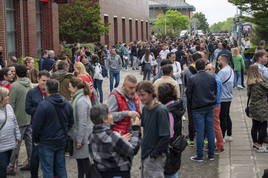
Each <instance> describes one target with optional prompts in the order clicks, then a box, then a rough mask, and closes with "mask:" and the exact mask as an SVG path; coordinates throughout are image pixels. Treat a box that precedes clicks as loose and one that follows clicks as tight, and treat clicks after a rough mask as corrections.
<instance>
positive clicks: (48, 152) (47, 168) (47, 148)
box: [38, 144, 67, 178]
mask: <svg viewBox="0 0 268 178" xmlns="http://www.w3.org/2000/svg"><path fill="white" fill-rule="evenodd" d="M38 151H39V157H40V162H41V167H42V172H43V178H51V177H54V167H55V171H56V174H57V176H58V178H67V171H66V167H65V155H64V146H51V145H45V144H40V145H39V146H38ZM54 163H55V166H54Z"/></svg>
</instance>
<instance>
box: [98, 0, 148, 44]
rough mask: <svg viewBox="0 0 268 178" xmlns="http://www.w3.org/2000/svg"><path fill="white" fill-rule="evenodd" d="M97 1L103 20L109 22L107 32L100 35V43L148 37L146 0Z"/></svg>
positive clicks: (146, 38)
mask: <svg viewBox="0 0 268 178" xmlns="http://www.w3.org/2000/svg"><path fill="white" fill-rule="evenodd" d="M99 3H100V7H101V17H102V20H103V22H104V23H105V24H107V23H110V24H111V25H110V31H109V34H106V35H104V36H102V37H101V42H102V44H107V45H109V46H111V45H113V44H114V43H115V42H131V41H139V40H142V41H145V40H148V39H149V4H148V0H99Z"/></svg>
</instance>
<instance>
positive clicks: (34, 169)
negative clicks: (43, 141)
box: [30, 145, 39, 178]
mask: <svg viewBox="0 0 268 178" xmlns="http://www.w3.org/2000/svg"><path fill="white" fill-rule="evenodd" d="M30 166H31V178H38V169H39V153H38V146H34V145H33V147H32V155H31V163H30Z"/></svg>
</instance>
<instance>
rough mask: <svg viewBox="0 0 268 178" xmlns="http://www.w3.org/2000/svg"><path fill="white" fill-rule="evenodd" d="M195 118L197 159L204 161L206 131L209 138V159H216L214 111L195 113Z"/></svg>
mask: <svg viewBox="0 0 268 178" xmlns="http://www.w3.org/2000/svg"><path fill="white" fill-rule="evenodd" d="M193 118H194V125H195V130H196V144H197V157H198V158H199V159H203V148H204V131H206V134H207V137H208V157H209V158H214V149H215V148H214V147H215V135H214V109H208V110H205V111H193Z"/></svg>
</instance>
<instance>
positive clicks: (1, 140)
mask: <svg viewBox="0 0 268 178" xmlns="http://www.w3.org/2000/svg"><path fill="white" fill-rule="evenodd" d="M6 110H7V121H6V124H5V125H4V127H3V128H2V129H1V130H0V152H4V151H8V150H11V149H14V148H15V147H16V139H17V140H20V139H21V135H20V130H19V126H18V123H17V119H16V116H15V114H14V111H13V109H12V107H11V105H9V104H7V105H6ZM5 120H6V114H5V110H4V109H0V126H2V125H3V124H4V122H5Z"/></svg>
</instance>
